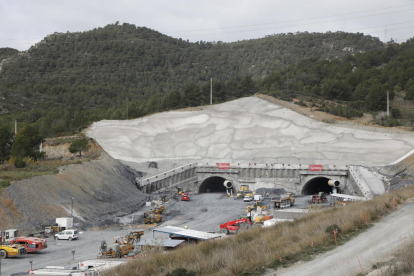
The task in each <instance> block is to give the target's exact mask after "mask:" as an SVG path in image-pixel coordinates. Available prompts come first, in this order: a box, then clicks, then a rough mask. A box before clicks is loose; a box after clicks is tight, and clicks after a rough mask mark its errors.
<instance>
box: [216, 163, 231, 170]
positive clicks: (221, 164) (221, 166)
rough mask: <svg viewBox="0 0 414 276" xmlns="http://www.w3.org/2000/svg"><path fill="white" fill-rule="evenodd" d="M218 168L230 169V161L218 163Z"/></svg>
mask: <svg viewBox="0 0 414 276" xmlns="http://www.w3.org/2000/svg"><path fill="white" fill-rule="evenodd" d="M217 169H219V170H229V169H230V163H217Z"/></svg>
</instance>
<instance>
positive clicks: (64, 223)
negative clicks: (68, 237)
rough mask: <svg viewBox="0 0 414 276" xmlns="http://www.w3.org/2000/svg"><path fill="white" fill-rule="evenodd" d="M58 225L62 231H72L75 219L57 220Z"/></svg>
mask: <svg viewBox="0 0 414 276" xmlns="http://www.w3.org/2000/svg"><path fill="white" fill-rule="evenodd" d="M56 224H57V225H58V226H59V228H60V229H62V230H66V229H71V228H73V218H56Z"/></svg>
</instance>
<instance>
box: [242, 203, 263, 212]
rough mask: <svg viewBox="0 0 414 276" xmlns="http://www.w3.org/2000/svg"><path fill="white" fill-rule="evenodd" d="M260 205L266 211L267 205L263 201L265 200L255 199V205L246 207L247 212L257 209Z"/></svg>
mask: <svg viewBox="0 0 414 276" xmlns="http://www.w3.org/2000/svg"><path fill="white" fill-rule="evenodd" d="M257 207H259V208H260V210H261V211H266V209H267V206H266V205H265V204H264V203H263V201H255V203H254V205H250V206H247V207H246V213H250V212H251V211H257V209H259V208H257Z"/></svg>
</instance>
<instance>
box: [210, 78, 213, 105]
mask: <svg viewBox="0 0 414 276" xmlns="http://www.w3.org/2000/svg"><path fill="white" fill-rule="evenodd" d="M212 104H213V78H210V105H212Z"/></svg>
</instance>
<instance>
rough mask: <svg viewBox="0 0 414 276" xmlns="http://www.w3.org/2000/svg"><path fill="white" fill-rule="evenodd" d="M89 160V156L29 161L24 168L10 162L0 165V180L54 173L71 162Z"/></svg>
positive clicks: (79, 162) (13, 179)
mask: <svg viewBox="0 0 414 276" xmlns="http://www.w3.org/2000/svg"><path fill="white" fill-rule="evenodd" d="M87 161H90V158H77V159H74V160H50V161H40V162H37V163H29V164H27V166H26V167H24V168H16V167H15V166H13V165H10V164H3V165H1V166H0V181H1V180H7V181H15V180H21V179H27V178H32V177H35V176H42V175H54V174H57V173H59V167H60V166H65V165H71V164H81V163H82V162H87Z"/></svg>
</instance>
